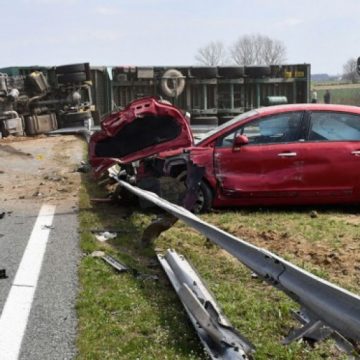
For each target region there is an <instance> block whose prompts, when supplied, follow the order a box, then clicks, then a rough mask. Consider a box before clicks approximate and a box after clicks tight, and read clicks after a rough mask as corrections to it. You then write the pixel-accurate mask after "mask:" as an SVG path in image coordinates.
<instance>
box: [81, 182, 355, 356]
mask: <svg viewBox="0 0 360 360" xmlns="http://www.w3.org/2000/svg"><path fill="white" fill-rule="evenodd" d="M83 180H84V181H83V184H84V185H83V187H82V189H81V194H80V198H81V204H80V207H81V210H80V215H79V219H80V228H81V248H82V251H83V252H84V257H83V259H82V261H81V264H80V266H79V277H80V292H79V297H78V302H77V311H78V316H79V325H78V330H79V332H78V341H77V346H78V359H86V360H88V359H99V360H100V359H101V360H103V359H124V360H125V359H126V360H127V359H129V360H132V359H134V360H135V359H206V355H205V354H204V351H203V348H202V346H201V344H200V341H199V339H198V337H197V335H196V332H195V331H194V329H193V327H192V325H191V324H190V321H189V320H188V317H187V315H186V313H185V311H184V309H183V307H182V305H181V303H180V301H179V300H178V298H177V295H176V293H175V292H174V291H173V288H172V287H171V285H170V283H169V281H168V279H167V277H166V275H165V274H164V273H163V271H162V269H161V267H160V266H158V267H154V266H150V265H153V263H154V261H155V259H156V256H155V255H156V252H164V251H165V250H166V249H168V248H174V249H175V250H177V252H179V253H181V254H183V255H185V256H186V258H187V259H188V260H189V261H190V262H191V263H192V264H193V265H194V266H195V267H196V269H197V271H198V272H199V273H200V274H201V277H202V278H203V279H204V281H205V282H206V283H207V285H208V287H209V289H210V290H211V291H212V292H213V293H214V295H215V297H216V299H217V301H218V303H219V304H220V306H221V307H222V309H223V311H224V314H225V315H226V316H227V317H228V318H229V319H230V321H231V323H232V324H233V326H234V327H236V328H237V329H238V330H239V331H240V332H241V333H242V334H243V335H244V336H246V337H247V338H248V339H249V340H250V341H252V342H253V343H254V345H255V346H256V349H257V351H256V354H255V358H256V359H309V360H310V359H345V358H346V357H345V356H344V355H343V354H340V353H339V352H337V351H336V350H335V347H334V344H333V343H331V342H330V341H326V342H324V343H321V344H318V345H317V346H316V348H315V349H312V348H310V347H309V346H308V345H307V344H304V343H293V344H291V345H289V346H283V345H281V344H280V341H281V339H283V338H284V336H286V335H287V333H288V331H289V329H290V328H292V327H294V326H297V325H298V324H296V323H295V322H294V320H293V319H292V317H291V314H290V311H291V309H297V308H298V306H297V304H295V303H293V302H292V301H291V300H289V298H287V297H286V296H285V295H284V294H282V293H281V292H279V291H277V290H276V289H274V288H272V287H271V286H269V285H267V284H266V283H264V282H263V281H261V280H259V279H253V278H252V277H251V272H250V271H249V270H248V269H247V268H245V267H244V266H243V265H242V264H240V263H239V262H238V261H236V260H235V259H234V258H233V257H231V256H230V255H228V254H227V253H225V251H224V250H222V249H220V248H219V247H218V246H216V245H212V244H211V243H209V242H208V241H207V240H206V239H205V238H204V237H203V236H202V235H201V234H199V233H197V232H196V231H195V230H193V229H191V228H188V227H187V226H186V225H184V224H183V223H181V222H178V223H177V224H176V225H175V226H174V227H173V228H171V229H170V230H168V231H166V232H165V233H163V234H162V235H161V236H160V237H159V238H158V239H157V240H156V241H155V242H154V243H153V244H152V245H151V246H149V247H147V248H144V247H143V246H141V243H140V239H141V235H142V231H143V230H144V228H145V227H146V225H147V224H149V223H150V221H151V219H152V218H153V217H154V215H152V214H151V213H142V212H140V211H139V210H137V209H133V210H134V211H133V212H131V209H129V208H125V209H124V208H121V207H119V206H115V205H109V204H97V205H92V204H91V203H90V201H89V195H90V196H99V195H102V194H101V191H100V190H99V188H98V187H97V186H95V185H94V184H93V183H91V182H90V181H89V180H88V179H87V178H86V177H84V179H83ZM317 210H318V213H319V215H318V216H317V217H316V218H312V217H310V216H309V212H310V209H302V210H295V209H284V210H276V209H262V210H252V209H248V210H241V211H229V210H224V211H221V212H216V213H211V214H207V215H203V216H202V217H203V218H204V219H205V220H206V221H208V222H210V223H213V224H215V225H217V226H219V227H221V228H222V229H224V230H226V231H228V232H230V233H233V234H236V235H237V236H238V237H242V238H244V239H245V240H248V241H250V242H253V243H254V244H256V245H259V246H263V247H266V248H268V249H269V250H271V251H274V252H276V253H277V254H279V255H281V256H283V257H284V258H286V259H289V260H290V261H292V262H294V263H296V264H298V265H299V266H302V267H304V268H306V269H308V270H310V271H313V272H314V273H316V274H317V275H320V276H323V277H325V278H327V279H329V280H332V281H335V282H336V283H338V284H340V285H342V286H345V287H347V288H348V289H350V290H353V291H356V290H357V289H358V287H359V281H360V280H359V276H358V275H356V276H355V275H354V274H352V273H351V272H350V273H348V274H347V275H341V264H340V265H339V264H338V263H337V266H340V268H339V269H338V268H336V269H335V268H334V266H333V265H334V264H331V262H330V264H326V261H322V260H324V259H325V260H326V256H325V255H326V254H327V252H329V253H330V254H331V253H334V252H335V253H336V254H338V256H339V257H340V259H341V258H342V257H341V256H342V255H341V254H342V252H343V251H345V250H346V247H347V246H350V245H349V244H351V246H359V245H357V244H359V241H357V242H356V239H358V240H360V239H359V237H358V236H359V235H358V233H359V231H358V230H359V228H358V226H357V225H351V224H348V223H347V222H346V215H347V214H346V211H345V210H343V209H317ZM108 227H111V228H120V229H123V230H124V231H123V232H122V233H120V234H119V235H118V237H117V238H116V239H114V240H112V241H111V243H110V244H103V243H99V242H97V241H96V240H95V239H94V237H93V235H92V234H91V233H90V232H89V230H90V229H94V228H101V229H102V228H104V229H106V228H108ZM304 249H305V250H306V251H305V250H304ZM312 249H315V252H317V251H318V252H319V253H320V252H321V253H324V254H325V255H324V256H325V257H324V259H323V258H317V257H316V256H320V255H319V254H315V255H316V256H315V255H314V257H311V256H310V255H309V254H311V251H312ZM94 250H104V251H106V252H108V253H110V254H111V255H113V256H114V257H116V258H118V259H119V260H122V261H123V262H124V263H126V264H128V265H130V266H132V267H134V268H136V269H137V270H138V271H140V272H142V273H146V274H156V275H158V276H159V281H153V280H144V279H138V278H136V277H134V276H133V275H132V274H130V273H123V274H119V273H116V272H115V271H114V270H113V269H112V268H111V267H110V266H109V265H107V264H106V263H105V262H103V261H102V260H101V259H99V258H92V257H90V256H88V255H89V254H90V253H91V252H92V251H94ZM300 250H301V251H302V252H303V254H302V253H301V251H300ZM320 250H321V251H320ZM357 250H359V247H358V248H357ZM355 252H356V251H355ZM303 255H304V256H303ZM331 259H332V258H331ZM332 261H333V260H332Z"/></svg>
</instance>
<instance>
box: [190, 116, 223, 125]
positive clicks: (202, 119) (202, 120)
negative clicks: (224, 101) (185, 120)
mask: <svg viewBox="0 0 360 360" xmlns="http://www.w3.org/2000/svg"><path fill="white" fill-rule="evenodd" d="M190 121H191V125H211V126H218V125H219V119H218V118H217V116H198V117H194V118H192V119H191V120H190Z"/></svg>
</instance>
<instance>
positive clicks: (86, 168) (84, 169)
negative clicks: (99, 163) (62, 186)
mask: <svg viewBox="0 0 360 360" xmlns="http://www.w3.org/2000/svg"><path fill="white" fill-rule="evenodd" d="M90 170H91V165H90V164H85V163H81V165H80V166H78V167H77V168H76V169H75V172H80V173H84V174H86V173H88V172H90Z"/></svg>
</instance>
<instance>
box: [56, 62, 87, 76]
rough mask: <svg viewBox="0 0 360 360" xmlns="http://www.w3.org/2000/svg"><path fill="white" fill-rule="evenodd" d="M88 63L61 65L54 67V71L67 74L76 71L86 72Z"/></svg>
mask: <svg viewBox="0 0 360 360" xmlns="http://www.w3.org/2000/svg"><path fill="white" fill-rule="evenodd" d="M87 67H88V64H87V63H81V64H71V65H61V66H57V67H56V68H55V72H56V73H57V74H68V73H76V72H86V71H87Z"/></svg>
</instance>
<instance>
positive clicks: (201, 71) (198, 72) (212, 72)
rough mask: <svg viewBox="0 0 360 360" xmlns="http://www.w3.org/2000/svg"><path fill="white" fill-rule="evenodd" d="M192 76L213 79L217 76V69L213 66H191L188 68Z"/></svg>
mask: <svg viewBox="0 0 360 360" xmlns="http://www.w3.org/2000/svg"><path fill="white" fill-rule="evenodd" d="M190 73H191V75H192V76H193V77H195V78H198V79H214V78H216V77H217V74H218V69H217V67H215V66H212V67H204V66H202V67H193V68H191V70H190Z"/></svg>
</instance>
